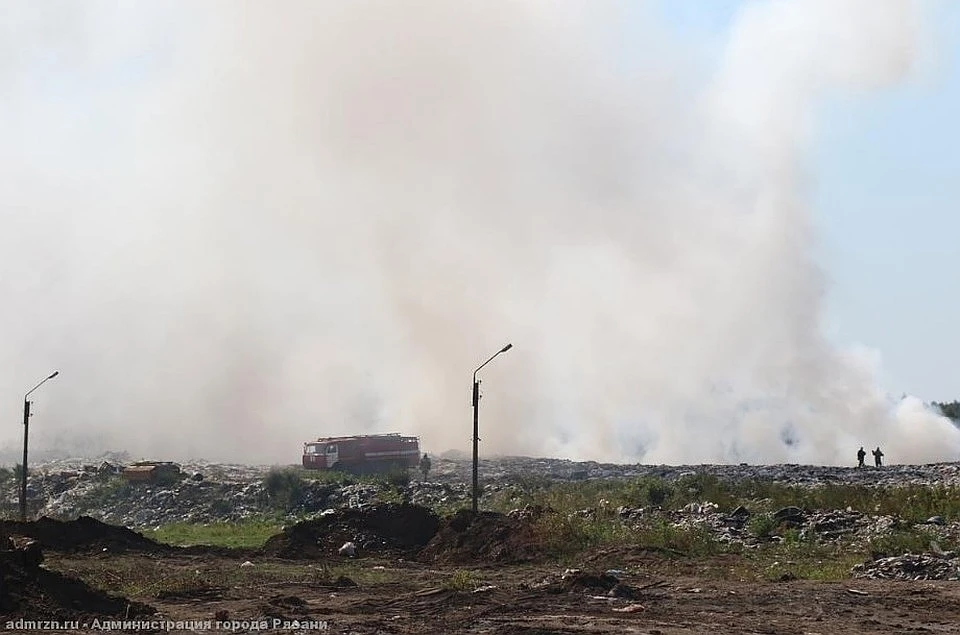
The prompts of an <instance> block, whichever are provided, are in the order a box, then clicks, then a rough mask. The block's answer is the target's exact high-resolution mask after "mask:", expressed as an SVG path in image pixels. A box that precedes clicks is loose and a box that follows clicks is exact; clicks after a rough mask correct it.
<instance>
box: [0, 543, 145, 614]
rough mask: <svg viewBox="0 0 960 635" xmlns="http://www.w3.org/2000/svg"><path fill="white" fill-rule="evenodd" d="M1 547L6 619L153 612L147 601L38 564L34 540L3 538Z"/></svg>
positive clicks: (1, 606) (1, 609)
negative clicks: (133, 599) (111, 592)
mask: <svg viewBox="0 0 960 635" xmlns="http://www.w3.org/2000/svg"><path fill="white" fill-rule="evenodd" d="M15 543H16V544H15ZM0 549H2V550H0V615H3V616H4V617H5V618H6V619H8V620H14V621H15V620H16V619H17V618H25V619H29V620H44V619H49V620H53V619H55V620H80V619H84V618H88V617H120V618H131V619H133V618H137V617H140V616H144V615H152V614H154V613H155V610H154V609H153V608H152V607H150V606H147V605H146V604H141V603H139V602H131V601H130V600H128V599H126V598H123V597H117V596H113V595H108V594H106V593H103V592H101V591H98V590H96V589H93V588H91V587H90V586H88V585H87V584H86V583H85V582H83V581H81V580H77V579H75V578H70V577H67V576H65V575H63V574H61V573H57V572H56V571H50V570H48V569H45V568H42V567H40V562H41V561H42V559H43V556H42V553H41V552H40V548H39V547H38V543H37V542H32V544H31V541H23V540H19V539H17V540H14V539H10V538H5V539H3V540H0Z"/></svg>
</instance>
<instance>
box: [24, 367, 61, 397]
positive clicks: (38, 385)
mask: <svg viewBox="0 0 960 635" xmlns="http://www.w3.org/2000/svg"><path fill="white" fill-rule="evenodd" d="M59 374H60V371H59V370H58V371H54V372H53V373H51V374H50V375H49V376H47V377H45V378H44V379H43V380H42V381H41V382H40V383H39V384H37V385H36V386H34V387H33V388H31V389H30V390H29V391H27V394H25V395H24V396H23V400H24V401H26V400H27V398H28V397H29V396H30V394H31V393H33V391H34V390H36V389H37V388H39V387H40V386H42V385H44V384H45V383H47V382H48V381H50V380H51V379H53V378H54V377H56V376H57V375H59Z"/></svg>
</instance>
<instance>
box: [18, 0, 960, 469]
mask: <svg viewBox="0 0 960 635" xmlns="http://www.w3.org/2000/svg"><path fill="white" fill-rule="evenodd" d="M647 9H648V7H643V6H639V5H637V4H635V3H623V4H618V3H598V2H590V3H577V2H569V3H567V2H549V3H548V2H535V1H532V0H531V1H529V2H522V3H516V2H515V3H507V2H503V3H484V4H483V5H482V6H481V5H474V4H469V3H459V2H457V3H453V2H446V1H441V0H437V1H435V2H418V3H391V2H383V1H374V0H365V1H355V2H350V3H319V2H306V1H304V2H294V1H289V2H284V3H280V4H277V3H264V2H220V3H217V2H207V3H202V4H198V3H187V2H167V3H148V2H140V3H136V4H128V5H115V4H110V3H94V2H90V3H83V4H80V5H78V4H75V3H62V4H61V3H53V2H46V3H34V2H22V3H7V4H5V5H3V7H2V8H0V13H2V20H0V25H2V26H0V29H3V30H2V31H0V80H2V81H0V140H2V142H0V200H2V201H3V216H2V220H0V223H2V227H0V263H2V272H3V274H2V278H0V291H2V293H3V297H4V298H5V301H6V304H5V306H6V307H7V310H6V311H4V312H3V314H2V323H0V327H2V329H3V332H4V334H5V336H6V337H5V338H4V340H5V344H4V346H3V347H2V348H0V351H2V352H0V355H2V356H3V357H2V361H3V363H2V364H0V389H2V393H0V394H2V395H5V397H4V402H5V403H7V404H8V407H7V410H8V411H9V412H10V421H11V425H10V426H8V427H6V428H5V429H6V430H7V432H6V433H4V434H2V436H0V438H2V439H5V440H6V441H7V443H8V444H9V446H10V447H14V446H15V445H16V444H17V443H18V442H19V434H20V432H21V427H20V426H18V425H14V422H16V421H17V414H16V413H17V410H18V404H19V399H20V396H19V395H22V392H23V390H25V389H27V388H29V387H30V386H32V382H33V381H34V377H43V376H44V375H45V374H46V373H48V372H50V370H51V369H54V368H58V369H60V370H61V373H62V374H61V376H60V377H58V378H57V379H56V380H55V381H54V382H51V383H50V384H49V385H47V386H44V388H43V389H42V392H40V393H38V394H37V395H36V400H37V403H36V405H35V412H36V417H35V420H34V425H33V426H32V429H31V433H32V435H31V436H32V438H33V439H35V442H34V443H33V444H32V446H33V448H34V451H38V452H42V451H43V449H44V448H47V449H51V448H57V449H64V446H66V445H69V444H80V445H81V448H79V449H91V448H113V449H128V450H130V451H131V452H134V453H137V454H143V455H149V456H151V457H159V458H167V457H170V458H187V457H198V456H203V457H206V458H210V459H235V460H247V461H257V462H272V461H283V462H295V461H297V460H298V455H299V451H300V447H301V445H300V444H301V443H302V442H303V441H305V440H307V439H309V438H311V437H314V436H318V435H325V434H339V433H351V432H370V431H402V432H407V433H416V434H419V435H421V437H422V439H423V443H424V445H425V446H426V447H427V448H429V449H432V450H442V449H445V448H450V447H456V448H466V447H468V444H469V439H470V435H471V424H470V422H471V413H470V374H471V373H472V371H473V369H474V368H475V367H476V366H477V365H479V364H480V363H481V362H482V361H483V360H484V359H486V358H487V357H488V356H489V355H491V354H492V353H493V352H495V351H496V350H498V349H499V348H500V347H501V346H503V344H505V343H506V342H508V341H510V342H512V343H513V344H514V348H513V349H512V350H511V351H510V352H508V353H507V354H505V355H503V356H501V357H500V358H498V359H497V360H495V361H494V362H493V363H492V364H491V365H489V366H488V367H486V368H485V369H484V370H483V373H482V379H483V380H484V383H483V393H484V398H483V400H482V402H481V425H482V429H481V436H482V439H483V444H482V449H483V452H484V453H494V452H500V453H510V454H519V453H523V454H535V455H557V454H560V455H566V456H571V457H582V458H595V459H606V460H642V461H651V462H709V461H766V462H774V461H793V462H823V463H848V462H849V461H850V456H851V455H852V454H853V453H855V451H856V449H857V448H858V447H859V446H860V445H861V444H862V445H866V446H873V445H877V444H880V445H883V446H885V447H887V449H886V452H887V456H888V459H889V460H891V461H892V462H911V461H931V460H939V459H953V458H955V457H956V455H957V452H958V451H960V433H958V432H957V431H956V430H955V429H954V427H953V426H952V425H951V424H950V423H949V422H948V421H947V420H946V419H944V418H942V417H938V416H935V415H933V414H931V413H930V412H929V411H927V410H926V409H924V408H923V406H922V404H919V403H914V402H912V401H906V402H903V403H901V404H899V405H897V404H891V403H888V402H887V401H886V400H885V399H884V398H883V396H882V394H881V393H880V392H879V391H878V389H877V387H876V386H875V380H874V376H873V374H872V372H871V371H870V369H868V368H864V367H863V366H862V365H860V364H859V363H858V360H857V359H856V358H854V357H851V356H850V355H848V354H845V353H844V352H842V351H837V350H834V349H833V348H831V347H830V346H829V345H828V344H827V342H826V341H825V340H824V338H823V337H822V335H821V331H820V325H819V320H820V315H821V310H822V293H823V288H824V282H823V276H822V275H821V273H820V272H819V271H818V269H817V267H816V264H815V263H813V262H812V261H811V244H812V242H811V241H812V240H813V235H814V229H815V228H813V227H811V220H810V214H809V210H808V208H807V205H806V202H805V181H806V175H805V172H804V161H805V153H806V151H807V150H808V147H807V146H808V144H809V143H810V140H811V130H812V126H813V123H814V121H815V114H816V107H817V103H818V100H819V99H820V98H822V97H824V96H827V95H830V94H832V93H833V92H835V91H846V90H851V89H853V90H863V89H870V88H873V87H879V86H883V85H885V84H887V83H889V82H894V81H896V80H898V79H901V78H902V77H903V76H904V75H905V74H906V73H908V72H909V71H910V69H911V64H912V62H913V59H914V56H915V54H916V51H917V47H918V43H919V40H920V39H921V29H920V24H921V18H922V17H923V13H922V7H921V6H919V5H917V4H916V3H914V2H910V1H909V0H887V1H885V2H883V3H876V2H868V1H867V0H830V1H827V0H795V1H785V0H771V1H769V2H757V3H751V4H748V5H745V7H744V9H743V10H742V12H741V13H740V15H739V16H738V18H737V20H736V22H735V24H734V27H733V29H732V31H731V33H730V39H729V43H728V46H727V48H726V51H725V56H724V58H723V60H722V62H721V64H720V66H719V69H718V70H717V73H716V75H715V76H714V77H713V78H712V81H711V82H710V83H709V85H699V84H698V83H697V79H696V78H697V77H699V76H700V75H699V74H698V72H697V71H698V70H701V69H696V68H690V67H689V65H690V60H689V58H688V56H687V55H686V53H685V51H684V49H683V44H682V42H674V41H672V40H671V39H670V38H669V37H668V32H667V31H665V30H663V29H662V28H660V27H659V26H658V24H657V23H656V20H655V18H654V13H653V12H652V11H648V10H647ZM895 407H896V409H894V408H895Z"/></svg>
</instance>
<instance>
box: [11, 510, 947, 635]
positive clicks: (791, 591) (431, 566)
mask: <svg viewBox="0 0 960 635" xmlns="http://www.w3.org/2000/svg"><path fill="white" fill-rule="evenodd" d="M387 511H389V514H386V515H385V511H384V509H380V510H375V511H372V512H370V514H369V517H367V516H364V515H358V514H357V513H356V512H349V513H343V514H341V515H339V516H333V517H329V518H327V519H323V520H322V521H310V523H309V524H303V525H301V526H299V527H291V528H289V529H288V531H286V532H284V533H283V534H281V535H279V536H278V537H276V538H275V539H271V541H269V542H268V544H267V545H265V547H264V548H263V549H261V550H244V551H240V550H237V551H231V550H229V549H224V548H219V549H206V548H202V547H199V548H198V547H194V548H190V549H178V548H175V547H168V546H159V545H157V543H154V542H152V541H150V540H148V539H146V538H142V537H139V535H138V534H134V533H132V532H127V531H125V530H117V528H111V527H109V526H106V525H101V524H99V523H97V522H96V521H91V520H90V519H81V520H78V521H72V522H65V523H56V522H50V521H39V522H37V523H26V524H19V523H5V524H3V526H2V527H0V529H2V533H3V534H6V536H9V538H7V537H4V538H3V540H6V541H8V542H7V544H5V545H4V549H3V550H0V553H2V554H3V557H2V558H0V574H2V575H0V582H2V583H0V611H2V613H3V618H2V623H0V626H4V625H6V624H7V621H8V620H15V619H16V618H25V619H33V620H39V619H61V620H63V619H77V620H79V621H80V624H81V630H91V629H92V626H91V623H92V622H91V620H92V619H93V618H95V617H101V618H103V617H109V618H112V619H124V618H136V619H141V620H168V621H171V622H177V621H201V620H208V621H210V623H211V626H210V628H207V629H195V630H206V632H223V631H226V630H233V631H234V632H240V631H246V630H262V629H259V628H256V629H247V628H245V627H244V626H243V623H244V622H246V623H248V624H255V625H258V626H259V625H262V624H264V623H266V624H268V625H270V626H272V625H274V624H281V625H286V627H285V628H279V629H269V628H268V629H265V630H273V631H274V632H316V631H317V630H319V629H316V628H314V629H303V628H299V629H298V628H293V627H290V626H289V624H290V623H293V622H297V621H300V622H304V621H306V622H313V623H314V624H313V626H318V625H319V624H320V623H323V624H325V625H326V628H325V629H324V632H328V633H344V634H346V633H356V634H358V635H373V634H414V633H417V634H420V633H424V634H432V633H437V634H440V633H490V634H496V635H504V634H511V635H518V634H546V633H568V634H569V633H647V634H650V635H654V634H660V635H679V634H692V633H698V634H699V633H716V634H722V633H777V634H779V633H783V634H791V635H792V634H796V635H812V634H814V633H820V634H823V635H828V634H829V635H843V634H847V633H864V632H868V633H953V632H960V626H958V624H960V586H958V583H957V582H921V581H916V582H891V581H880V580H846V581H843V582H815V581H810V580H805V581H801V580H791V579H784V580H782V581H778V582H770V581H763V580H762V579H761V578H759V577H758V575H757V571H756V570H755V569H754V568H751V563H750V561H749V557H748V556H747V555H740V554H724V555H719V556H709V557H699V558H695V557H689V556H687V555H684V554H683V553H679V552H675V551H670V550H665V549H659V550H658V549H650V548H644V547H642V546H638V545H634V546H618V547H609V548H604V549H594V550H591V551H587V552H583V553H580V554H578V555H577V556H576V557H574V558H568V561H567V562H563V563H561V562H557V561H552V562H551V561H549V560H548V559H547V558H545V557H544V556H542V554H538V553H537V551H536V549H531V548H529V547H532V546H535V545H533V544H527V543H526V542H525V536H526V535H527V534H526V529H525V527H524V525H523V523H522V522H520V521H518V520H517V519H514V518H508V517H505V516H500V515H496V514H490V513H486V514H484V515H482V516H481V517H479V518H477V519H475V521H474V522H470V521H469V518H468V517H466V516H464V515H463V514H459V515H457V516H454V517H453V518H452V519H449V520H447V521H445V522H444V523H443V524H442V525H441V526H440V527H439V530H437V531H436V533H435V534H433V535H432V537H431V536H430V533H431V532H420V531H419V529H418V527H420V526H423V525H431V524H432V523H434V522H435V519H434V517H432V516H430V515H424V514H422V513H421V512H419V511H417V510H416V509H412V508H408V507H403V506H400V507H391V508H389V509H388V510H387ZM390 517H392V518H395V519H396V522H395V523H393V524H391V523H388V522H385V519H386V518H390ZM417 518H420V520H419V521H417ZM325 532H327V533H325ZM351 532H352V533H351ZM358 533H359V535H362V536H363V537H364V540H365V546H364V547H363V548H362V549H361V552H360V553H361V555H360V557H359V558H345V557H340V556H338V555H336V551H335V550H334V549H332V548H329V547H333V546H335V544H336V541H337V540H339V539H340V537H342V536H347V537H349V536H351V535H358ZM30 535H32V536H33V539H34V540H36V541H37V543H36V544H35V545H34V546H33V547H31V548H30V549H27V550H24V549H22V548H20V547H18V545H17V544H16V543H17V541H21V543H20V544H21V545H22V539H20V538H18V537H19V536H30ZM331 536H333V537H335V538H336V540H334V539H333V538H331ZM401 538H402V540H401ZM318 543H320V544H328V545H329V547H328V548H324V549H317V548H316V545H317V544H318ZM424 543H426V544H424ZM37 544H38V545H39V546H40V548H42V550H43V552H42V566H40V560H41V558H40V555H41V554H39V553H38V549H37ZM300 544H302V545H312V546H313V549H310V550H304V551H302V552H301V551H299V550H298V545H300ZM571 566H572V567H576V568H578V569H580V572H579V573H566V574H565V570H566V569H567V568H568V567H571ZM611 570H615V571H612V572H611ZM608 572H610V573H608ZM274 620H277V622H274ZM218 622H219V623H220V624H219V625H218V624H217V623H218ZM83 624H86V625H87V628H86V629H84V628H83V626H82V625H83ZM6 630H13V631H16V628H13V629H11V628H7V629H6ZM167 630H168V632H169V631H170V629H167ZM47 632H70V631H50V630H48V631H47ZM140 632H143V629H140ZM172 632H185V631H184V630H176V629H172Z"/></svg>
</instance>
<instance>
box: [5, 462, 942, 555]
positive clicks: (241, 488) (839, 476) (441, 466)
mask: <svg viewBox="0 0 960 635" xmlns="http://www.w3.org/2000/svg"><path fill="white" fill-rule="evenodd" d="M130 462H131V461H130V457H128V456H126V455H123V454H111V455H105V456H102V457H98V458H97V459H92V460H91V459H86V460H85V459H77V458H72V459H59V460H55V461H50V462H48V463H45V464H41V465H37V466H35V467H33V468H32V469H31V477H30V481H29V484H28V493H29V498H30V500H31V501H42V502H43V503H44V504H43V505H42V507H40V508H36V509H34V510H32V513H33V514H35V515H36V516H42V515H46V516H49V517H51V518H60V519H69V518H76V517H78V516H80V515H90V516H93V517H95V518H97V519H99V520H103V521H105V522H109V523H113V524H118V525H125V526H128V527H133V528H150V527H155V526H158V525H164V524H169V523H175V522H193V523H196V522H215V521H236V520H240V519H243V518H246V517H249V516H253V515H257V514H261V513H263V512H265V511H270V510H269V505H268V503H269V500H268V499H269V494H268V492H267V491H266V488H265V485H264V478H265V477H266V476H267V475H268V473H269V472H270V470H271V467H270V466H265V465H260V466H249V465H236V464H215V463H209V462H203V461H194V462H185V463H181V464H180V467H181V469H182V473H183V478H182V480H179V481H177V482H176V483H174V484H172V485H168V486H159V485H155V484H149V483H144V484H138V485H132V484H126V483H124V482H123V481H122V480H121V479H120V478H119V476H118V474H119V472H120V468H121V467H122V466H123V465H125V464H129V463H130ZM470 467H471V462H470V459H469V457H462V456H457V455H454V454H450V455H446V456H436V455H435V456H434V457H433V469H432V470H431V473H430V475H429V480H427V481H421V480H419V479H414V480H413V481H412V482H411V484H410V485H409V486H408V487H406V488H405V489H404V491H403V492H400V493H398V492H397V491H396V490H393V491H390V492H387V490H389V489H390V486H388V485H385V484H377V483H370V482H357V483H353V484H330V483H325V482H322V481H312V480H309V479H308V480H305V481H304V487H303V492H302V496H301V497H300V500H299V503H298V504H297V505H296V506H295V507H294V508H293V509H290V510H289V512H290V513H289V516H290V517H291V518H294V517H296V518H303V517H305V516H306V517H311V516H313V515H317V514H320V513H322V512H323V511H324V510H326V509H329V508H341V507H347V508H362V507H364V506H366V505H369V504H371V503H373V502H376V501H377V500H378V499H380V498H382V495H383V494H389V495H390V496H392V497H394V498H395V497H396V496H398V495H400V496H402V497H403V498H404V500H406V501H408V502H410V503H413V504H417V505H424V506H436V505H448V506H451V507H453V506H459V505H462V504H463V503H466V502H468V501H469V499H470V488H469V483H470ZM479 468H480V476H481V479H482V481H483V482H484V492H485V495H490V494H494V493H498V492H505V493H508V494H509V492H510V490H511V489H513V488H515V487H516V486H517V484H525V485H529V484H536V483H537V482H538V481H544V482H547V481H571V480H572V481H577V480H592V479H608V478H626V477H656V478H662V479H665V480H667V481H671V480H676V479H680V478H683V477H686V476H691V475H698V474H699V475H703V474H706V475H713V476H716V477H717V478H720V479H726V480H743V479H755V480H765V481H773V482H782V483H786V484H791V485H797V486H815V485H823V484H827V483H847V484H861V485H874V486H902V485H933V484H939V485H955V484H960V464H954V463H944V464H931V465H919V466H909V465H894V466H889V467H883V468H881V469H875V468H855V467H851V468H847V467H829V466H827V467H824V466H801V465H765V466H760V465H745V464H744V465H699V466H653V465H612V464H601V463H594V462H573V461H567V460H562V459H541V458H526V457H498V458H487V459H484V460H481V461H480V466H479ZM0 504H2V506H3V508H4V509H5V510H6V511H7V513H13V512H14V511H15V510H16V506H17V488H16V484H15V483H13V482H12V481H11V480H8V481H7V482H6V483H2V484H0ZM711 505H712V503H710V502H709V501H704V502H703V503H699V504H693V505H690V506H688V507H687V508H686V509H684V510H677V511H674V512H667V513H664V515H665V517H666V518H667V520H668V521H669V522H671V523H672V524H674V525H676V526H693V525H701V526H704V527H706V528H708V529H709V531H710V532H711V534H712V535H714V536H716V537H717V538H718V539H720V540H723V541H726V542H735V541H739V542H743V543H744V544H748V545H749V544H756V543H757V541H758V539H757V537H755V536H752V535H751V533H750V531H749V527H748V525H749V522H750V518H749V517H750V514H749V512H747V510H741V512H740V514H739V515H737V514H725V513H722V512H720V511H719V510H717V509H716V508H715V507H712V506H711ZM600 507H602V506H600ZM600 507H598V509H596V510H584V511H583V512H582V514H584V515H590V514H594V513H598V512H599V511H600ZM604 513H605V512H604ZM651 513H653V512H652V511H651V510H647V509H643V508H634V509H621V510H619V516H620V518H621V519H622V520H623V521H624V522H632V523H638V522H641V520H643V519H645V518H647V517H649V515H650V514H651ZM658 513H659V512H658ZM786 520H788V521H789V523H792V525H793V526H794V527H795V528H796V529H797V530H798V531H799V532H800V534H801V536H802V537H815V538H816V539H817V540H820V541H833V540H837V539H839V538H841V537H844V536H849V535H858V536H859V535H863V536H869V535H871V534H873V533H876V532H880V531H884V530H885V529H887V528H889V527H891V526H893V525H895V524H896V522H897V521H896V520H895V519H891V518H883V517H875V516H870V515H866V514H860V513H859V512H850V511H843V510H839V511H835V512H811V513H809V514H807V513H806V512H804V514H803V517H802V519H801V518H799V517H798V518H793V519H786ZM789 523H788V524H789ZM938 532H939V535H952V536H953V537H955V538H957V537H960V526H954V525H949V526H941V527H939V528H938Z"/></svg>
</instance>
